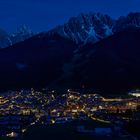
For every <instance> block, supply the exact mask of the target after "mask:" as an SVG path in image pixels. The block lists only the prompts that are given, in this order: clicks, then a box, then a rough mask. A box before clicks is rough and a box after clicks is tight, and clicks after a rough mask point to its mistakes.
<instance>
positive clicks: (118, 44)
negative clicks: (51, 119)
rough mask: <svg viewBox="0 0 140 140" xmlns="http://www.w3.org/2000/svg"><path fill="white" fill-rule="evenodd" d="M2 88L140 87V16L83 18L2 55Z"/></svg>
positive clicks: (4, 51)
mask: <svg viewBox="0 0 140 140" xmlns="http://www.w3.org/2000/svg"><path fill="white" fill-rule="evenodd" d="M0 66H1V69H0V79H1V80H0V89H4V88H5V89H10V88H24V87H52V88H56V87H58V88H93V89H95V90H101V91H104V92H122V91H127V90H129V89H133V88H137V87H140V73H139V71H140V13H130V14H129V15H128V16H126V17H120V18H119V19H118V20H112V18H111V17H109V16H107V15H102V14H100V13H96V14H92V13H90V14H81V15H79V16H78V17H75V18H71V19H70V20H69V22H68V23H66V24H64V25H62V26H58V27H56V28H55V29H52V30H50V31H48V32H43V33H40V34H37V35H34V36H32V37H30V38H28V39H26V40H24V41H22V42H19V43H16V44H14V45H13V46H12V47H7V48H5V49H1V50H0Z"/></svg>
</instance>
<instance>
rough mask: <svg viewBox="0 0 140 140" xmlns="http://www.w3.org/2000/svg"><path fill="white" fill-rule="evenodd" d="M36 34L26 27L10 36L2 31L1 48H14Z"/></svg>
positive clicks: (0, 34)
mask: <svg viewBox="0 0 140 140" xmlns="http://www.w3.org/2000/svg"><path fill="white" fill-rule="evenodd" d="M33 35H34V33H33V32H32V31H31V30H30V29H29V28H28V27H26V26H25V25H24V26H21V27H19V28H18V29H17V31H16V33H13V34H9V33H7V32H5V31H4V30H2V29H0V48H6V47H9V46H12V45H14V44H16V43H18V42H21V41H24V40H26V39H28V38H30V37H32V36H33Z"/></svg>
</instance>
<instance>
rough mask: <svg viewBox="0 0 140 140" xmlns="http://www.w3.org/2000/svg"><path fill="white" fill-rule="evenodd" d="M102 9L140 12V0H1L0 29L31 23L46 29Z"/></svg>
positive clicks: (115, 14) (34, 27)
mask: <svg viewBox="0 0 140 140" xmlns="http://www.w3.org/2000/svg"><path fill="white" fill-rule="evenodd" d="M91 11H92V12H101V13H105V14H109V15H110V16H112V17H114V18H116V17H118V16H120V15H126V14H127V13H129V12H136V11H137V12H139V11H140V0H0V28H3V29H4V30H6V31H9V32H12V31H15V30H16V27H17V26H20V25H23V24H25V25H28V26H29V27H30V28H31V29H32V30H33V31H35V32H38V31H46V30H48V29H51V28H53V27H55V26H56V25H59V24H63V23H64V22H66V21H67V20H68V19H69V18H70V17H71V16H76V15H78V14H79V13H81V12H91Z"/></svg>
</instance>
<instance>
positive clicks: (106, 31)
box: [49, 13, 140, 45]
mask: <svg viewBox="0 0 140 140" xmlns="http://www.w3.org/2000/svg"><path fill="white" fill-rule="evenodd" d="M128 27H140V13H130V14H128V15H127V16H124V17H120V18H118V19H117V20H114V19H112V18H111V17H110V16H108V15H104V14H101V13H88V14H80V15H79V16H77V17H73V18H71V19H70V20H69V21H68V22H67V23H65V24H64V25H61V26H57V27H56V28H54V29H52V30H50V31H49V34H54V33H55V34H56V33H57V34H59V35H61V36H62V37H65V38H68V39H70V40H73V41H75V42H76V43H77V44H80V45H81V44H82V45H85V44H87V43H96V42H98V41H100V40H101V39H104V38H106V37H108V36H111V35H113V34H115V33H116V32H119V31H122V30H124V29H126V28H128Z"/></svg>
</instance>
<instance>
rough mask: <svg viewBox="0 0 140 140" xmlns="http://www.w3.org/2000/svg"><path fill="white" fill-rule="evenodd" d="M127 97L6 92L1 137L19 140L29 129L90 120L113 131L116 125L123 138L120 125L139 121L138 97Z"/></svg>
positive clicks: (0, 119)
mask: <svg viewBox="0 0 140 140" xmlns="http://www.w3.org/2000/svg"><path fill="white" fill-rule="evenodd" d="M46 92H47V93H48V94H47V93H46ZM128 95H129V96H128V97H127V98H124V99H123V98H104V97H102V96H100V95H99V94H95V93H86V94H80V93H79V92H75V91H73V90H70V89H68V90H67V92H66V94H58V93H57V92H56V91H45V92H44V91H41V92H39V91H35V90H34V89H31V90H22V91H9V92H8V93H3V94H1V96H0V135H1V137H2V138H3V137H9V138H17V137H18V138H20V137H21V136H22V135H24V133H25V132H26V131H28V127H30V126H34V125H38V124H39V125H55V124H61V123H62V124H63V123H70V122H73V121H75V120H89V119H90V120H91V121H99V122H102V123H106V124H113V127H114V128H116V127H117V126H119V127H118V129H117V130H115V131H119V132H120V133H118V135H119V136H122V135H124V134H123V132H124V130H123V132H122V126H123V124H125V123H127V122H129V121H130V120H133V119H134V120H139V110H140V109H139V107H140V97H139V96H138V95H135V94H134V93H132V94H130V93H129V94H128ZM131 114H133V115H131ZM77 131H81V132H83V131H85V130H84V129H82V130H81V129H78V130H77ZM86 132H88V131H86ZM125 135H126V134H125Z"/></svg>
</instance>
